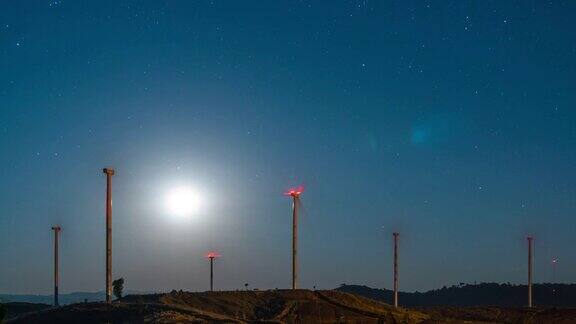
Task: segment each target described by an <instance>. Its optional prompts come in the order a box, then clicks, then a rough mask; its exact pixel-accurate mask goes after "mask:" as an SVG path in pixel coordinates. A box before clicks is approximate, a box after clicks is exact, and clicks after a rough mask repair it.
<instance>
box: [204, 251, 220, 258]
mask: <svg viewBox="0 0 576 324" xmlns="http://www.w3.org/2000/svg"><path fill="white" fill-rule="evenodd" d="M221 256H222V255H221V254H220V253H218V252H208V253H206V257H207V258H208V259H214V258H219V257H221Z"/></svg>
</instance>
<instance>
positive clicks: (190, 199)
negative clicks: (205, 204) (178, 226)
mask: <svg viewBox="0 0 576 324" xmlns="http://www.w3.org/2000/svg"><path fill="white" fill-rule="evenodd" d="M201 205H202V199H201V197H200V195H199V194H198V193H197V192H196V191H194V190H192V189H191V188H188V187H178V188H174V189H172V190H171V191H169V192H168V194H167V195H166V208H167V209H168V212H169V213H170V214H172V215H174V216H179V217H188V216H191V215H193V214H194V213H196V212H198V210H199V209H200V207H201Z"/></svg>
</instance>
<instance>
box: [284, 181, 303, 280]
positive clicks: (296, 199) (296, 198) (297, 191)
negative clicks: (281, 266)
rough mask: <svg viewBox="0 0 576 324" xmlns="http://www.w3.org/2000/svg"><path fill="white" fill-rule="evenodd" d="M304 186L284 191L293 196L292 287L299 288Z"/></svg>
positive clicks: (286, 194)
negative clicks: (300, 232)
mask: <svg viewBox="0 0 576 324" xmlns="http://www.w3.org/2000/svg"><path fill="white" fill-rule="evenodd" d="M302 192H304V187H303V186H299V187H297V188H290V189H288V191H286V192H285V193H284V195H285V196H290V197H292V289H298V211H299V209H300V204H301V203H300V195H301V194H302Z"/></svg>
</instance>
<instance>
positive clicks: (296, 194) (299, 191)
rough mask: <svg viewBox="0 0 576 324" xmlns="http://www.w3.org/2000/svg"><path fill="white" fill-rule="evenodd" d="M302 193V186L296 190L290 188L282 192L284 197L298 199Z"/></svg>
mask: <svg viewBox="0 0 576 324" xmlns="http://www.w3.org/2000/svg"><path fill="white" fill-rule="evenodd" d="M303 192H304V186H298V187H296V188H290V189H288V190H287V191H285V192H284V195H285V196H292V197H300V194H302V193H303Z"/></svg>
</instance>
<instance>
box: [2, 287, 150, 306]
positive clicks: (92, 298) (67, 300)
mask: <svg viewBox="0 0 576 324" xmlns="http://www.w3.org/2000/svg"><path fill="white" fill-rule="evenodd" d="M125 294H143V292H142V291H136V290H128V291H127V292H126V293H125ZM104 299H106V294H104V292H103V291H98V292H73V293H68V294H60V296H59V297H58V301H59V303H60V305H68V304H74V303H83V302H85V301H87V302H97V301H103V300H104ZM0 302H2V303H8V302H24V303H35V304H48V305H52V303H53V302H54V295H15V294H0Z"/></svg>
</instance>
